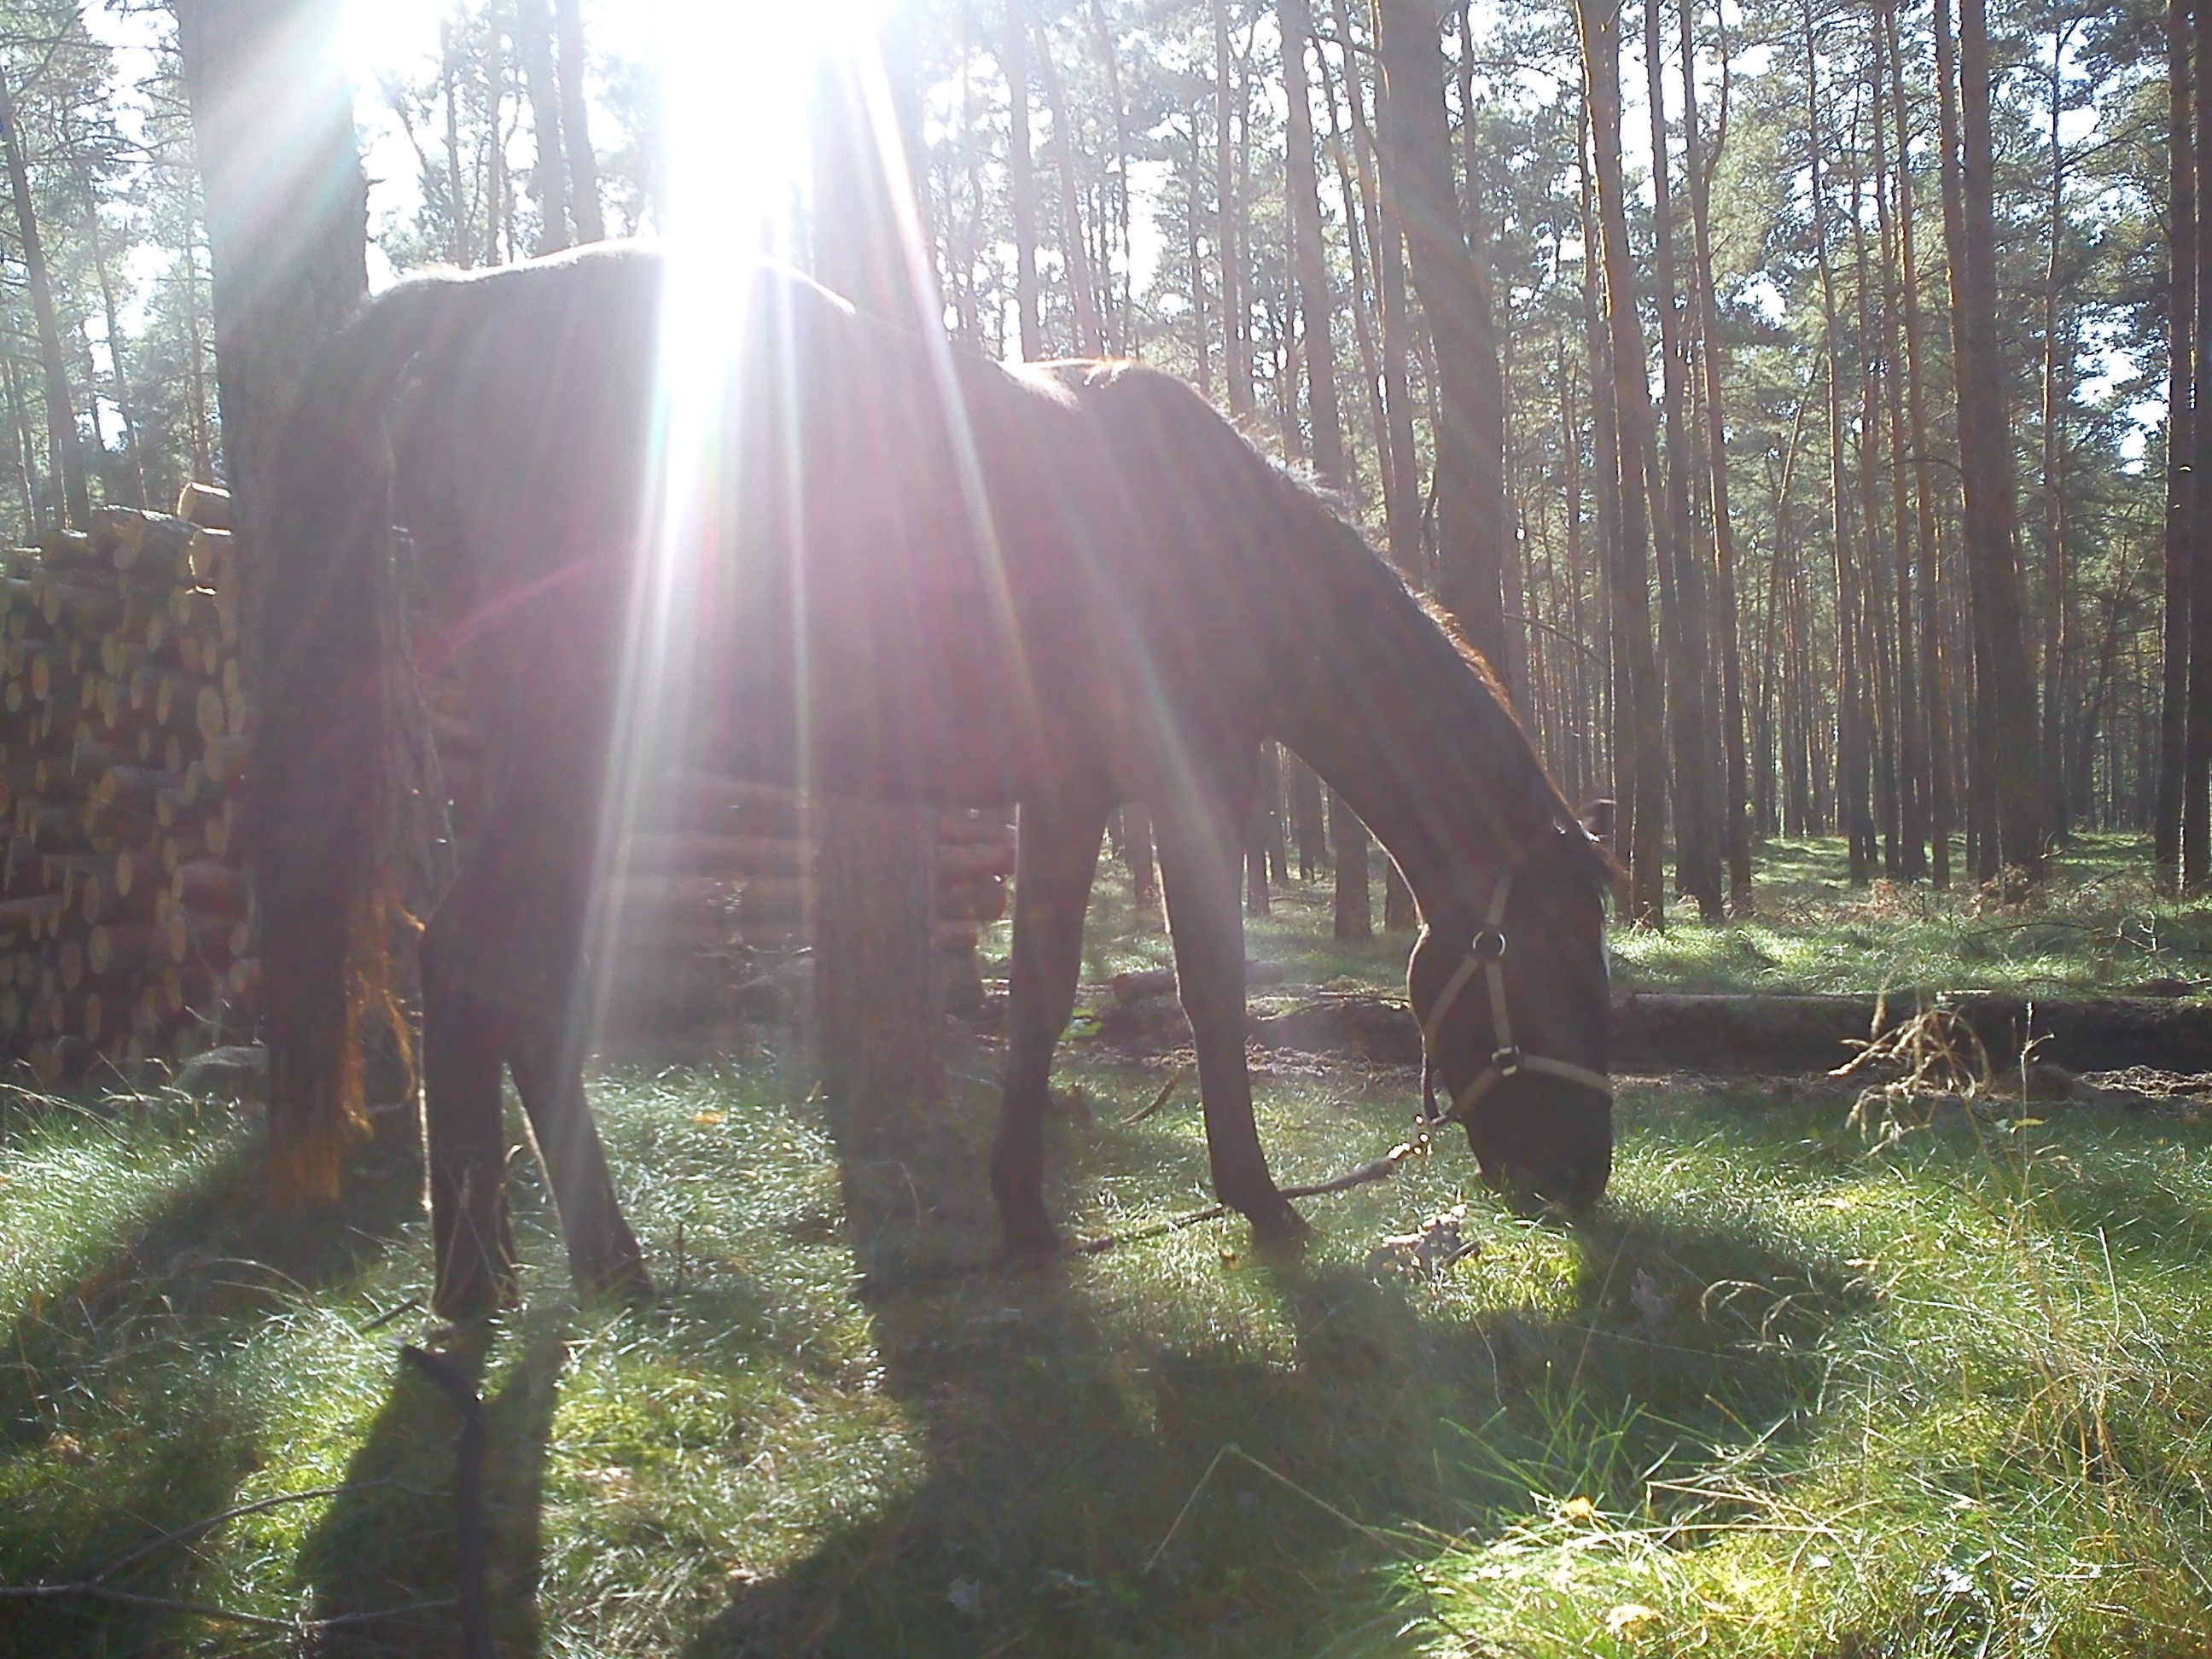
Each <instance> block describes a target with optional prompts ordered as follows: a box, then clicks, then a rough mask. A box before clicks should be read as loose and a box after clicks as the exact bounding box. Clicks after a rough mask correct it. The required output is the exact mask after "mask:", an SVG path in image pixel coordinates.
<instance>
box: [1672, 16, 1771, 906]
mask: <svg viewBox="0 0 2212 1659" xmlns="http://www.w3.org/2000/svg"><path fill="white" fill-rule="evenodd" d="M1677 4H1678V6H1679V7H1680V18H1681V30H1680V33H1681V45H1682V171H1683V172H1684V173H1685V174H1686V175H1687V177H1688V179H1689V186H1690V229H1691V236H1692V254H1693V257H1694V258H1695V261H1696V264H1695V270H1694V272H1693V277H1692V286H1693V288H1694V289H1695V291H1696V294H1697V317H1696V319H1695V320H1696V324H1697V331H1698V339H1699V362H1700V366H1701V367H1702V368H1703V370H1704V376H1705V484H1706V491H1707V495H1706V510H1707V513H1709V515H1710V516H1711V521H1712V538H1713V574H1714V578H1715V581H1714V592H1713V612H1714V617H1715V620H1716V622H1717V627H1718V633H1719V651H1720V659H1721V753H1722V757H1723V763H1724V767H1725V778H1724V781H1723V793H1724V797H1725V799H1724V801H1723V834H1722V846H1723V851H1724V852H1725V854H1726V855H1727V860H1728V885H1729V908H1730V909H1732V910H1733V911H1735V914H1737V915H1749V914H1750V912H1751V910H1752V908H1753V900H1752V890H1751V835H1750V830H1749V829H1748V827H1747V823H1746V816H1745V815H1746V813H1747V811H1748V803H1749V800H1750V795H1751V786H1750V781H1749V776H1748V772H1749V767H1748V764H1747V760H1746V757H1745V754H1744V721H1743V648H1742V644H1741V640H1740V638H1739V634H1738V629H1737V618H1736V580H1735V514H1734V513H1732V512H1731V511H1730V507H1729V453H1728V418H1727V404H1726V402H1725V401H1724V399H1723V396H1722V392H1723V383H1724V381H1725V380H1726V373H1725V369H1724V367H1723V361H1722V353H1721V340H1720V321H1719V316H1718V307H1717V305H1716V304H1715V302H1714V297H1713V238H1712V171H1713V168H1714V167H1717V166H1718V165H1719V161H1720V147H1719V144H1718V143H1715V145H1714V148H1713V151H1712V153H1711V155H1708V154H1706V152H1705V134H1704V132H1703V131H1701V130H1700V128H1699V120H1698V76H1697V54H1696V52H1695V51H1694V50H1693V47H1694V45H1695V41H1694V39H1693V31H1692V28H1691V26H1690V5H1691V0H1677ZM1715 15H1716V18H1718V13H1717V12H1716V14H1715ZM1722 27H1723V37H1722V41H1721V64H1722V69H1721V90H1722V111H1721V121H1722V131H1723V134H1724V133H1725V132H1726V131H1727V120H1728V110H1727V92H1728V86H1729V70H1728V41H1727V38H1726V34H1725V28H1726V25H1725V23H1723V24H1722Z"/></svg>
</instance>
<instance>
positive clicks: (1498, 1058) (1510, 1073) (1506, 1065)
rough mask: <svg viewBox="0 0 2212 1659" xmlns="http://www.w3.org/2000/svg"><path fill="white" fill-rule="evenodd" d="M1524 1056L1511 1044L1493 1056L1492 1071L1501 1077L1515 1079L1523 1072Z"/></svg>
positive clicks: (1491, 1061) (1491, 1058)
mask: <svg viewBox="0 0 2212 1659" xmlns="http://www.w3.org/2000/svg"><path fill="white" fill-rule="evenodd" d="M1521 1062H1522V1054H1521V1050H1520V1048H1518V1047H1516V1046H1514V1045H1510V1044H1509V1045H1508V1046H1506V1047H1505V1048H1500V1049H1499V1050H1498V1052H1497V1053H1496V1054H1492V1055H1491V1057H1490V1065H1491V1069H1492V1070H1493V1071H1495V1072H1496V1073H1498V1076H1500V1077H1515V1076H1517V1075H1519V1073H1520V1071H1521Z"/></svg>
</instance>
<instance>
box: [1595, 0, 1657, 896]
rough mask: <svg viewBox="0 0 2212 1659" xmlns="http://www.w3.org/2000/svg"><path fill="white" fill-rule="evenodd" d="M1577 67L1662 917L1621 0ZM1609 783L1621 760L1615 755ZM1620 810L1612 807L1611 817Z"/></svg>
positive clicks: (1646, 438)
mask: <svg viewBox="0 0 2212 1659" xmlns="http://www.w3.org/2000/svg"><path fill="white" fill-rule="evenodd" d="M1575 15H1576V19H1577V24H1578V27H1579V32H1580V35H1581V40H1582V58H1583V85H1584V88H1585V96H1586V98H1587V100H1588V106H1589V126H1590V141H1591V154H1592V158H1593V161H1594V169H1593V170H1594V172H1595V175H1596V177H1595V184H1596V196H1597V209H1598V219H1599V228H1600V234H1599V238H1598V240H1599V242H1600V244H1601V246H1602V249H1603V254H1602V263H1603V269H1604V273H1605V314H1606V318H1607V325H1608V333H1609V337H1608V339H1607V349H1608V353H1609V356H1610V371H1611V372H1610V375H1609V382H1610V386H1611V392H1612V404H1613V419H1614V423H1615V428H1616V432H1617V435H1618V442H1617V445H1616V448H1617V451H1618V468H1619V473H1618V476H1619V488H1618V491H1617V494H1616V497H1615V501H1616V510H1617V511H1618V513H1619V514H1620V517H1619V520H1618V524H1617V534H1616V536H1615V538H1614V544H1613V568H1612V585H1613V594H1612V598H1613V649H1614V651H1615V652H1616V653H1622V661H1623V665H1624V667H1625V670H1626V672H1625V674H1624V675H1623V676H1622V677H1621V678H1617V679H1616V681H1615V687H1616V699H1617V701H1616V712H1615V715H1614V720H1615V725H1616V730H1620V728H1622V727H1623V726H1626V728H1628V729H1627V730H1626V731H1625V732H1622V735H1621V737H1620V738H1616V748H1615V753H1616V755H1617V756H1619V755H1625V756H1626V757H1630V761H1631V764H1632V767H1633V775H1634V779H1635V790H1634V793H1633V795H1632V799H1631V802H1630V803H1629V805H1630V808H1631V810H1630V811H1628V812H1627V813H1626V817H1627V820H1628V822H1627V823H1626V825H1625V826H1623V829H1624V832H1625V835H1626V847H1627V849H1628V872H1629V914H1630V915H1631V916H1632V918H1633V919H1634V920H1635V921H1638V922H1639V923H1642V924H1644V925H1645V926H1647V927H1663V926H1665V924H1666V915H1667V911H1666V871H1665V867H1664V860H1665V856H1666V799H1667V757H1666V732H1665V728H1664V725H1663V723H1662V711H1661V686H1660V679H1659V672H1658V665H1657V663H1656V660H1655V659H1654V658H1653V656H1652V653H1651V590H1650V575H1649V574H1648V572H1649V565H1648V557H1649V555H1648V553H1647V549H1648V547H1649V544H1650V527H1649V520H1648V518H1647V517H1646V505H1647V502H1648V501H1649V496H1648V495H1647V477H1646V472H1645V465H1646V458H1647V457H1648V456H1650V454H1651V453H1653V443H1652V432H1651V394H1650V382H1649V380H1648V379H1647V372H1646V369H1645V360H1644V325H1643V323H1642V321H1641V319H1639V318H1638V315H1637V304H1636V283H1635V278H1634V276H1632V274H1631V273H1632V260H1633V257H1634V256H1633V253H1632V250H1631V248H1630V246H1629V240H1628V211H1627V204H1626V194H1625V191H1624V189H1623V185H1622V179H1621V165H1620V4H1619V0H1576V5H1575ZM1614 764H1615V775H1616V777H1615V787H1616V789H1618V787H1619V774H1620V766H1621V763H1620V761H1619V760H1616V761H1615V763H1614ZM1621 816H1622V815H1621V814H1620V813H1618V812H1617V813H1616V820H1618V819H1619V818H1620V817H1621Z"/></svg>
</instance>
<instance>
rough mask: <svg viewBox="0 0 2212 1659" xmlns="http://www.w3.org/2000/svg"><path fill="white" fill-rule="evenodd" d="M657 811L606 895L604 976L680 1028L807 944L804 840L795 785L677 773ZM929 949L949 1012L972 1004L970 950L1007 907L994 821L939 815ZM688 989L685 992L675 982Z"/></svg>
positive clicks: (810, 852)
mask: <svg viewBox="0 0 2212 1659" xmlns="http://www.w3.org/2000/svg"><path fill="white" fill-rule="evenodd" d="M664 799H665V800H666V801H667V802H668V803H670V807H671V810H670V811H669V812H668V813H667V815H666V816H665V817H662V818H660V819H659V820H658V821H657V823H656V826H655V827H653V828H650V829H641V830H639V831H638V832H637V833H635V834H634V835H632V836H630V837H629V841H628V842H627V843H626V845H625V848H624V854H623V859H622V860H621V864H620V872H619V874H618V877H617V881H616V884H615V885H614V887H613V890H612V891H611V894H610V895H609V897H610V899H611V913H612V915H613V917H614V927H615V949H616V953H617V957H618V959H619V961H620V963H621V966H620V969H618V971H617V973H616V974H614V975H611V978H612V979H614V980H615V981H617V982H619V983H620V984H622V985H623V986H624V987H627V989H628V993H629V994H627V995H626V996H625V997H624V998H623V1002H624V1003H625V1004H626V1005H628V1006H629V1007H630V1008H632V1009H633V1010H635V1012H637V1013H643V1012H647V1010H648V1009H652V1010H657V1011H658V1012H659V1016H660V1017H661V1018H664V1019H668V1018H673V1019H678V1020H682V1021H685V1022H687V1023H688V1022H690V1021H693V1020H706V1019H711V1018H716V1017H720V1016H724V1015H726V1014H727V1013H728V1012H729V1009H730V1007H731V1006H732V1004H733V1003H734V1004H735V1005H737V1006H743V1005H744V1002H745V999H744V996H743V993H744V990H745V989H746V987H748V986H749V985H754V986H757V985H760V984H763V983H764V982H766V980H767V978H769V977H772V976H773V975H774V974H775V971H776V969H777V967H778V965H779V964H780V963H781V960H782V959H783V958H787V957H792V956H793V955H795V954H796V953H797V952H799V951H802V950H803V949H804V948H805V946H806V945H807V944H808V943H809V942H810V939H811V933H812V924H813V917H814V905H815V898H816V892H817V889H816V876H815V855H814V845H813V842H812V839H811V836H810V835H809V833H808V826H807V818H806V811H805V800H804V798H803V797H802V796H800V795H799V793H798V792H796V791H794V790H791V789H785V788H779V787H774V786H769V785H763V784H750V783H745V782H743V781H739V780H738V779H735V778H728V777H722V776H720V775H714V774H708V773H699V772H686V773H683V774H679V775H677V776H676V777H675V778H673V779H671V781H670V783H669V787H668V788H667V789H666V791H665V794H664ZM937 846H938V884H937V914H938V921H937V934H936V944H937V949H938V952H939V960H940V965H941V969H942V976H943V983H944V985H945V999H946V1002H947V1005H948V1006H951V1007H953V1008H955V1009H958V1008H962V1007H964V1006H973V1005H974V1003H975V1001H977V1000H980V997H981V978H980V970H979V967H978V964H977V961H976V945H977V942H978V939H979V937H980V935H981V932H982V929H983V928H984V927H986V926H987V925H988V924H989V923H991V922H994V921H1000V919H1002V918H1003V917H1004V916H1005V915H1006V911H1007V882H1008V878H1010V877H1011V876H1012V873H1013V869H1014V830H1013V826H1012V824H1011V823H1007V822H1006V820H1005V818H1004V817H1003V815H993V814H987V813H981V812H975V811H968V812H945V813H941V814H939V817H938V820H937ZM687 987H688V988H689V989H690V992H691V993H692V994H691V995H689V996H687V995H685V994H684V992H685V990H686V988H687Z"/></svg>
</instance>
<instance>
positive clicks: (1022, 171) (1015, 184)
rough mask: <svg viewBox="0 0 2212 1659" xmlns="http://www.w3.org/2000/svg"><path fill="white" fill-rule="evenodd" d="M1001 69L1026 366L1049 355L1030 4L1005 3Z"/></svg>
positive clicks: (1017, 311) (1024, 0)
mask: <svg viewBox="0 0 2212 1659" xmlns="http://www.w3.org/2000/svg"><path fill="white" fill-rule="evenodd" d="M1002 27H1003V28H1004V31H1005V33H1004V40H1005V46H1004V48H1003V50H1004V52H1005V58H1004V62H1003V65H1002V66H1003V67H1004V68H1005V70H1006V107H1007V111H1008V120H1007V126H1008V130H1009V134H1010V137H1009V138H1008V141H1007V143H1008V148H1007V150H1006V195H1007V207H1008V210H1010V211H1011V212H1012V215H1013V220H1014V316H1015V325H1016V327H1017V330H1018V334H1019V337H1020V342H1021V348H1022V361H1023V362H1036V361H1037V360H1038V359H1039V358H1041V357H1042V356H1044V355H1045V351H1044V329H1043V325H1042V320H1041V319H1040V318H1039V317H1038V314H1037V269H1036V159H1035V155H1034V154H1033V152H1032V151H1031V149H1030V26H1029V4H1028V0H1006V21H1005V23H1004V25H1003V26H1002Z"/></svg>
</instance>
